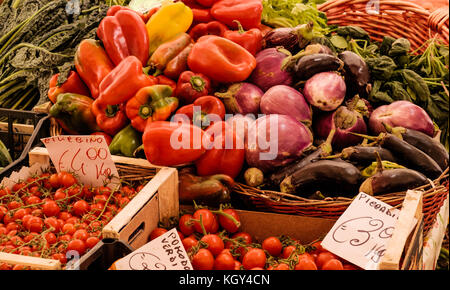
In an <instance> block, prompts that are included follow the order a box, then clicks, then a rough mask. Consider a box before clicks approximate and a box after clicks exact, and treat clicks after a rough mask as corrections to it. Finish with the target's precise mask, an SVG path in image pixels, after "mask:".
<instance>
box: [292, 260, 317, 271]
mask: <svg viewBox="0 0 450 290" xmlns="http://www.w3.org/2000/svg"><path fill="white" fill-rule="evenodd" d="M294 270H317V265H316V263H315V262H314V261H313V260H312V259H311V258H306V257H303V258H299V259H298V263H297V264H296V265H295V267H294Z"/></svg>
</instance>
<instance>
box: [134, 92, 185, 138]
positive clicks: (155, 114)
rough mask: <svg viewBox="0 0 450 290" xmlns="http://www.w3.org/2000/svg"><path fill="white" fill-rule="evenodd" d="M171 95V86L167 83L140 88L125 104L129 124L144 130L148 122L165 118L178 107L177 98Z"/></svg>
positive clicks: (141, 130)
mask: <svg viewBox="0 0 450 290" xmlns="http://www.w3.org/2000/svg"><path fill="white" fill-rule="evenodd" d="M171 95H172V88H171V87H170V86H167V85H153V86H149V87H144V88H142V89H140V90H139V91H138V92H137V93H136V95H135V96H134V97H132V98H131V99H130V100H128V102H127V105H126V114H127V117H128V118H129V119H130V121H131V126H133V127H134V128H135V129H136V130H138V131H140V132H144V130H145V126H146V124H147V123H148V122H153V121H164V120H167V119H168V118H169V117H170V115H171V114H172V113H173V112H174V111H175V110H176V109H177V107H178V99H177V98H174V97H171Z"/></svg>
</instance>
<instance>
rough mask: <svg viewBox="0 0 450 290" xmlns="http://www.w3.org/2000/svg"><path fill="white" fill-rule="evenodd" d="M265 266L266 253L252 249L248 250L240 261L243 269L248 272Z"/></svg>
mask: <svg viewBox="0 0 450 290" xmlns="http://www.w3.org/2000/svg"><path fill="white" fill-rule="evenodd" d="M265 265H266V253H264V251H263V250H262V249H257V248H253V249H251V250H249V251H248V252H247V253H246V254H245V255H244V257H243V259H242V266H244V269H246V270H250V269H253V268H255V267H261V268H264V266H265Z"/></svg>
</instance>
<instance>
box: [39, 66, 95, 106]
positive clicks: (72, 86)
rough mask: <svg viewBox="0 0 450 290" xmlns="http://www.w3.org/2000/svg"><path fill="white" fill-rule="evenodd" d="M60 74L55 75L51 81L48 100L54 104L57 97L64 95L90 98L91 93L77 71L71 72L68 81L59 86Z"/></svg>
mask: <svg viewBox="0 0 450 290" xmlns="http://www.w3.org/2000/svg"><path fill="white" fill-rule="evenodd" d="M58 77H59V73H57V74H54V75H53V76H52V78H51V79H50V88H49V90H48V98H49V100H50V101H51V102H52V103H53V104H54V103H56V97H58V95H59V94H63V93H74V94H78V95H83V96H89V95H90V92H89V89H88V88H87V87H86V85H85V84H84V83H83V81H82V80H81V79H80V76H79V75H78V73H77V72H76V71H71V72H70V73H69V76H68V77H67V80H66V81H65V82H64V83H63V84H61V85H58Z"/></svg>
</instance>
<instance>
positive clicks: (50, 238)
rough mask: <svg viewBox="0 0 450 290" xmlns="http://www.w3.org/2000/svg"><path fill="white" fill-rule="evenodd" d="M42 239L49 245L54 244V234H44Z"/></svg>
mask: <svg viewBox="0 0 450 290" xmlns="http://www.w3.org/2000/svg"><path fill="white" fill-rule="evenodd" d="M44 238H45V240H46V241H47V243H49V244H50V245H52V244H54V243H56V235H55V234H54V233H46V234H45V235H44Z"/></svg>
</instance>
